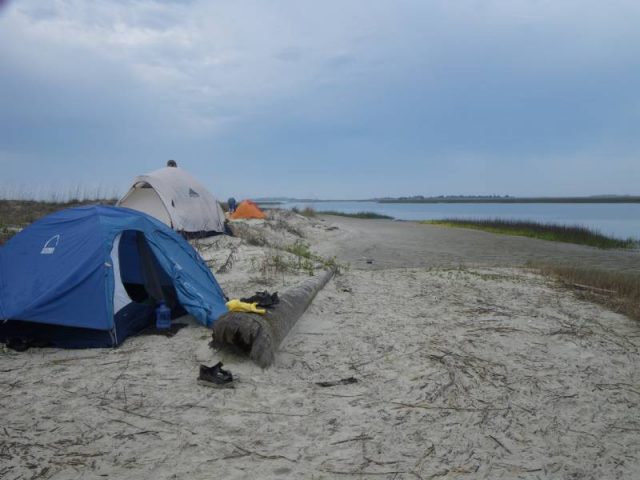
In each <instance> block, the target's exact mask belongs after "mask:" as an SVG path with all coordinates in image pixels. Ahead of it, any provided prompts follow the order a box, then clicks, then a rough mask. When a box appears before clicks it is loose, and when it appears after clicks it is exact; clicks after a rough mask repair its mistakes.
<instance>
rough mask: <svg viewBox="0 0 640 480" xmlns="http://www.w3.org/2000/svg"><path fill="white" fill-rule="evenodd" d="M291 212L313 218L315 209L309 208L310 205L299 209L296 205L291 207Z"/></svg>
mask: <svg viewBox="0 0 640 480" xmlns="http://www.w3.org/2000/svg"><path fill="white" fill-rule="evenodd" d="M291 211H292V212H295V213H297V214H299V215H302V216H303V217H307V218H313V217H315V216H316V211H315V210H314V209H313V208H311V207H305V208H304V209H302V210H300V209H299V208H297V207H293V208H292V209H291Z"/></svg>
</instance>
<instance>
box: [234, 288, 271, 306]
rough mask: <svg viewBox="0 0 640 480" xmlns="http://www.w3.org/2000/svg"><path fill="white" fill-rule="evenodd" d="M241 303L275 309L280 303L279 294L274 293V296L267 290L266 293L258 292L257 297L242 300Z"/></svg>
mask: <svg viewBox="0 0 640 480" xmlns="http://www.w3.org/2000/svg"><path fill="white" fill-rule="evenodd" d="M240 301H241V302H245V303H257V304H258V306H259V307H260V308H273V307H274V306H276V305H277V304H278V303H280V299H279V298H278V292H273V294H271V293H269V292H267V291H266V290H265V291H264V292H256V294H255V295H252V296H250V297H247V298H241V299H240Z"/></svg>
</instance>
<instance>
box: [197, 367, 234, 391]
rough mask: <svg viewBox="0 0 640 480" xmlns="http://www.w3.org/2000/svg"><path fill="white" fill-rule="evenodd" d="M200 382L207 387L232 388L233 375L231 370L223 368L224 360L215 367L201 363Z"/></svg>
mask: <svg viewBox="0 0 640 480" xmlns="http://www.w3.org/2000/svg"><path fill="white" fill-rule="evenodd" d="M198 383H199V384H200V385H203V386H205V387H213V388H232V387H233V375H232V374H231V372H230V371H229V370H224V369H223V368H222V362H218V363H216V364H215V365H214V366H213V367H207V366H206V365H200V375H198Z"/></svg>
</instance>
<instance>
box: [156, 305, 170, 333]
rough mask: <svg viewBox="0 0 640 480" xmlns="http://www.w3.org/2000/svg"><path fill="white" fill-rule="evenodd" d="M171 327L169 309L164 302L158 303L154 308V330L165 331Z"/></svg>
mask: <svg viewBox="0 0 640 480" xmlns="http://www.w3.org/2000/svg"><path fill="white" fill-rule="evenodd" d="M170 327H171V309H170V308H169V307H167V306H166V305H165V304H164V302H160V304H159V305H158V307H157V308H156V328H157V329H159V330H165V329H167V328H170Z"/></svg>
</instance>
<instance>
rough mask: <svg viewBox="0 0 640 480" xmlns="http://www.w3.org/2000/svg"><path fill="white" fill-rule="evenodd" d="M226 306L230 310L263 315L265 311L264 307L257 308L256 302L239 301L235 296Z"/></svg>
mask: <svg viewBox="0 0 640 480" xmlns="http://www.w3.org/2000/svg"><path fill="white" fill-rule="evenodd" d="M227 308H228V309H229V311H230V312H245V313H259V314H260V315H264V314H265V313H267V311H266V310H265V309H264V308H258V303H257V302H256V303H246V302H241V301H240V300H238V299H237V298H234V299H233V300H229V301H228V302H227Z"/></svg>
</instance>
